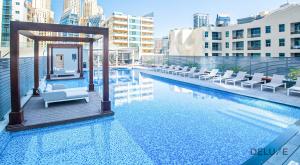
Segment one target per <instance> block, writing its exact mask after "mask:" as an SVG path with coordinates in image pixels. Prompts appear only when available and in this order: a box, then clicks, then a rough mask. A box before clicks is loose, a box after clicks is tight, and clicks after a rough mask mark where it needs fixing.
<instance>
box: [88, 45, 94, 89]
mask: <svg viewBox="0 0 300 165" xmlns="http://www.w3.org/2000/svg"><path fill="white" fill-rule="evenodd" d="M89 70H90V82H89V91H90V92H91V91H94V56H93V42H90V55H89Z"/></svg>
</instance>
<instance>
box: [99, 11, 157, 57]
mask: <svg viewBox="0 0 300 165" xmlns="http://www.w3.org/2000/svg"><path fill="white" fill-rule="evenodd" d="M104 26H105V27H109V29H110V31H109V33H110V48H111V49H113V50H128V49H131V50H133V51H135V53H137V54H138V55H139V56H141V55H150V54H154V20H153V14H149V15H146V16H131V15H127V14H124V13H120V12H114V13H113V14H112V16H111V17H109V18H108V19H107V20H106V21H105V23H104Z"/></svg>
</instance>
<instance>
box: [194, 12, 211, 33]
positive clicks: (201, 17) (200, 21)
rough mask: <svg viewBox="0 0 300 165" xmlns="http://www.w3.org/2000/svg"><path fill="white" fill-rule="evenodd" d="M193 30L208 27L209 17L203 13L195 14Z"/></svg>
mask: <svg viewBox="0 0 300 165" xmlns="http://www.w3.org/2000/svg"><path fill="white" fill-rule="evenodd" d="M193 20H194V29H197V28H199V27H206V26H209V15H208V14H205V13H195V14H194V15H193Z"/></svg>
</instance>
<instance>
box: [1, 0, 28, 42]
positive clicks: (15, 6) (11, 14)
mask: <svg viewBox="0 0 300 165" xmlns="http://www.w3.org/2000/svg"><path fill="white" fill-rule="evenodd" d="M0 2H1V47H9V41H10V38H9V36H10V21H27V14H26V13H27V9H26V0H1V1H0ZM25 41H26V39H25V38H23V37H21V38H20V42H21V46H23V45H22V43H24V42H25Z"/></svg>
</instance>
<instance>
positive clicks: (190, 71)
mask: <svg viewBox="0 0 300 165" xmlns="http://www.w3.org/2000/svg"><path fill="white" fill-rule="evenodd" d="M196 69H197V67H192V68H191V69H190V70H189V71H187V72H181V73H180V75H182V76H183V77H185V75H187V76H189V75H193V74H194V73H195V71H196Z"/></svg>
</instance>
